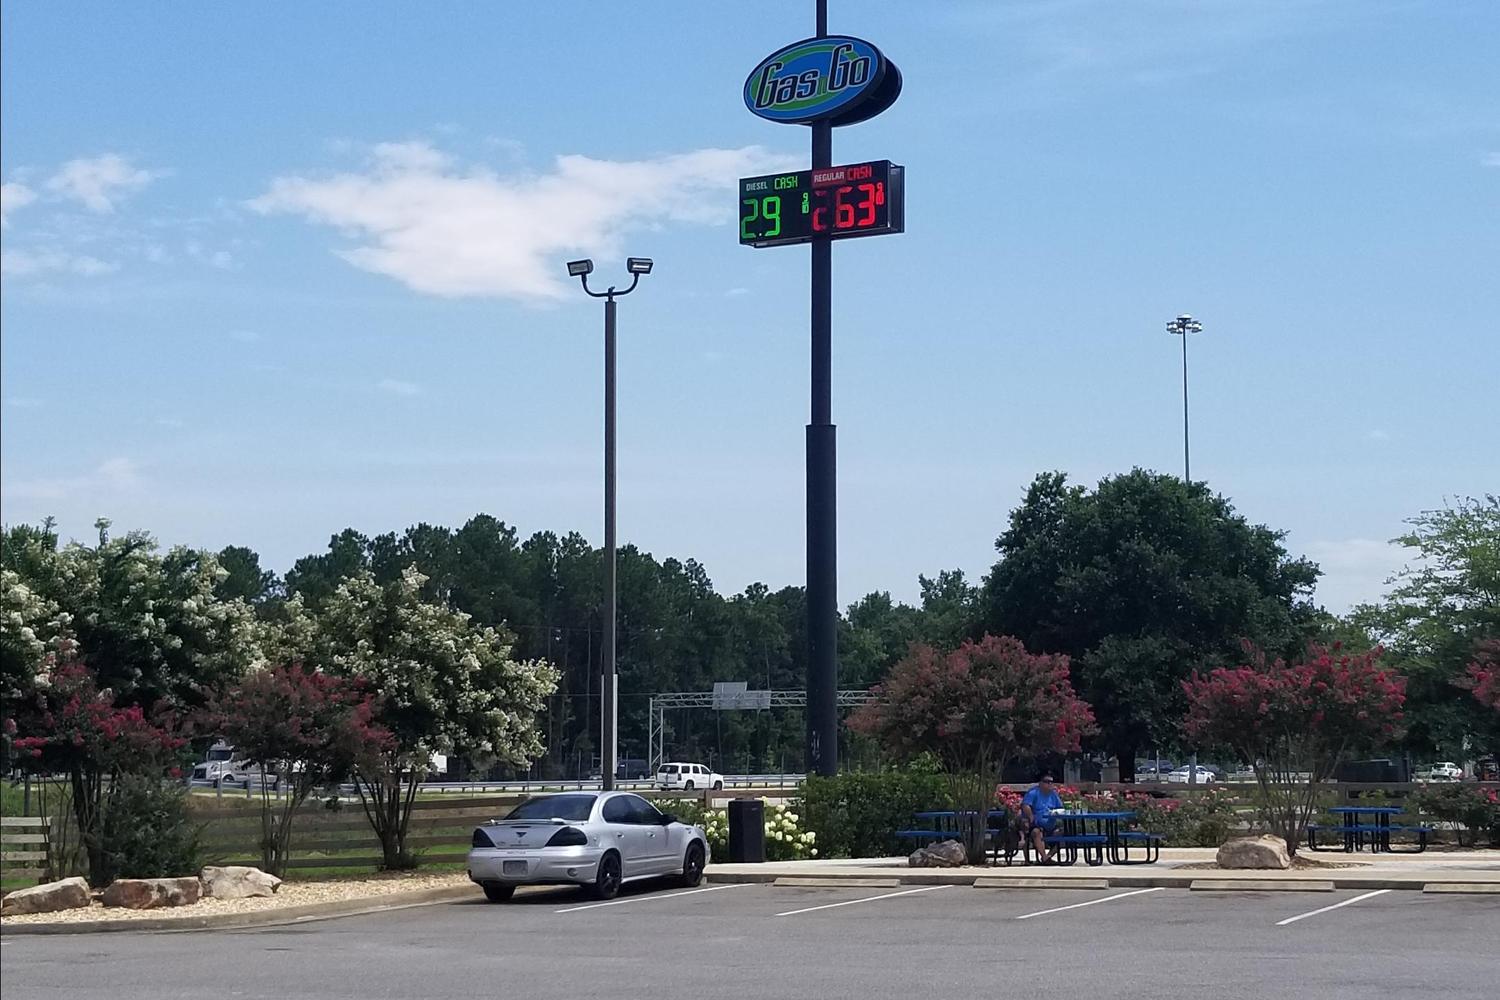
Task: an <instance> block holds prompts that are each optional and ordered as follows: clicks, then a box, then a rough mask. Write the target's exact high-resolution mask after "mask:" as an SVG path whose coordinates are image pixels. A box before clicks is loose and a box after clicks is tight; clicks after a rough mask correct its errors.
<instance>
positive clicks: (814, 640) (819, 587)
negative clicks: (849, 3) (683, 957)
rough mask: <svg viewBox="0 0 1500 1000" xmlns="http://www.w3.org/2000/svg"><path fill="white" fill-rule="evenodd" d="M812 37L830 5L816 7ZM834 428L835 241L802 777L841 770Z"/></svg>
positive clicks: (820, 329) (821, 298) (818, 131)
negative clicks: (815, 19)
mask: <svg viewBox="0 0 1500 1000" xmlns="http://www.w3.org/2000/svg"><path fill="white" fill-rule="evenodd" d="M817 27H818V32H817V37H819V38H825V37H827V35H828V0H817ZM831 166H833V125H831V124H830V123H829V120H828V119H826V118H825V119H823V120H821V121H817V122H814V123H813V125H812V169H813V170H820V169H823V168H825V167H831ZM835 434H836V428H835V427H834V424H833V241H832V240H828V239H820V240H813V241H812V419H811V421H810V422H809V423H808V425H807V773H808V774H821V775H832V774H837V773H838V769H839V720H838V708H837V704H836V702H837V694H836V692H837V691H838V645H837V644H838V537H837V528H838V518H837V504H838V480H837V471H836V465H835V463H836V461H837V451H836V449H835V440H836V439H835Z"/></svg>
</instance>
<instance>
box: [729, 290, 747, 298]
mask: <svg viewBox="0 0 1500 1000" xmlns="http://www.w3.org/2000/svg"><path fill="white" fill-rule="evenodd" d="M749 294H750V289H748V288H731V289H730V290H729V291H727V292H725V293H724V297H725V298H730V299H734V298H739V297H740V296H741V295H749Z"/></svg>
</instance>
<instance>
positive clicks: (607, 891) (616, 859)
mask: <svg viewBox="0 0 1500 1000" xmlns="http://www.w3.org/2000/svg"><path fill="white" fill-rule="evenodd" d="M620 878H621V873H620V856H619V855H618V854H616V853H615V852H614V851H610V852H609V853H608V854H606V855H605V856H604V857H602V858H600V859H599V871H598V873H597V874H595V875H594V884H593V885H592V886H590V887H589V895H591V896H593V897H594V898H595V899H614V898H615V897H616V896H618V895H619V894H620Z"/></svg>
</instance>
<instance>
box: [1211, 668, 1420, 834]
mask: <svg viewBox="0 0 1500 1000" xmlns="http://www.w3.org/2000/svg"><path fill="white" fill-rule="evenodd" d="M1246 651H1247V653H1249V654H1250V656H1251V662H1250V663H1249V664H1246V665H1242V666H1238V667H1218V668H1216V669H1214V670H1212V671H1211V672H1209V673H1208V675H1207V676H1201V675H1198V674H1195V675H1194V676H1193V677H1192V678H1191V679H1189V680H1188V681H1186V682H1185V683H1184V684H1183V689H1184V691H1185V693H1186V695H1187V702H1188V717H1187V731H1188V735H1189V736H1190V737H1191V738H1192V739H1195V740H1198V741H1200V742H1201V743H1202V744H1203V745H1206V746H1222V747H1228V748H1230V749H1232V750H1233V751H1234V752H1235V753H1236V754H1238V755H1239V757H1240V758H1241V759H1242V760H1248V761H1252V762H1253V764H1254V767H1255V777H1256V781H1257V783H1258V788H1257V795H1256V798H1257V806H1258V810H1259V813H1260V818H1261V821H1262V822H1263V823H1264V824H1265V825H1266V827H1267V829H1269V830H1270V832H1271V833H1273V834H1275V835H1276V836H1278V837H1281V838H1282V839H1283V840H1285V841H1286V846H1287V850H1288V851H1289V852H1290V853H1292V854H1294V855H1295V854H1296V853H1297V845H1298V843H1299V841H1300V840H1301V838H1302V833H1303V831H1304V830H1305V829H1306V828H1307V821H1308V819H1309V818H1310V817H1311V815H1312V813H1313V811H1314V810H1315V809H1316V808H1317V800H1318V791H1319V787H1320V786H1321V785H1322V783H1323V782H1324V781H1327V780H1328V779H1329V778H1331V777H1332V776H1333V774H1334V771H1335V770H1336V769H1337V768H1338V765H1339V763H1340V762H1341V761H1343V760H1344V759H1346V758H1347V757H1348V755H1349V754H1351V753H1353V752H1356V751H1360V750H1366V749H1369V748H1372V747H1375V746H1378V745H1381V744H1383V743H1389V742H1390V741H1391V740H1392V739H1394V738H1395V737H1396V735H1397V733H1398V731H1399V728H1400V725H1401V720H1402V704H1403V702H1404V701H1405V679H1404V678H1403V677H1402V676H1401V675H1400V674H1399V673H1397V672H1396V671H1394V670H1388V669H1386V668H1384V667H1382V666H1381V665H1380V662H1379V661H1380V655H1381V651H1380V650H1379V649H1378V648H1377V649H1372V650H1367V651H1365V652H1362V653H1354V654H1351V653H1348V652H1346V651H1345V650H1343V649H1342V648H1341V647H1333V648H1325V647H1321V646H1316V645H1314V646H1311V647H1309V649H1308V652H1307V653H1306V654H1305V655H1304V656H1303V658H1302V659H1300V660H1299V661H1298V662H1296V663H1292V664H1288V663H1286V662H1285V661H1284V660H1280V659H1277V660H1274V661H1268V659H1267V657H1266V655H1265V654H1264V653H1263V652H1262V651H1260V650H1258V649H1255V648H1254V647H1251V646H1249V645H1248V644H1247V646H1246Z"/></svg>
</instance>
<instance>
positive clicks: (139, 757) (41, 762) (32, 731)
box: [14, 658, 186, 886]
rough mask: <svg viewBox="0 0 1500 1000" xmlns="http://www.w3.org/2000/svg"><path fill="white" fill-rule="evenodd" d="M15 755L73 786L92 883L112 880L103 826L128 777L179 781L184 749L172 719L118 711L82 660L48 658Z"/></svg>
mask: <svg viewBox="0 0 1500 1000" xmlns="http://www.w3.org/2000/svg"><path fill="white" fill-rule="evenodd" d="M15 721H16V724H17V726H18V732H19V733H20V735H18V736H17V737H16V739H15V744H14V750H15V754H16V757H17V758H18V760H19V761H20V763H21V765H22V766H23V767H25V768H27V769H28V770H31V771H34V772H37V773H41V774H48V775H60V776H62V777H63V778H64V779H65V780H66V781H67V782H68V785H69V788H70V790H71V802H72V808H73V818H74V820H75V821H76V822H77V824H78V833H79V838H80V840H81V842H82V844H83V849H84V852H85V854H86V856H87V859H88V870H89V881H90V882H91V883H93V884H94V885H96V886H97V885H103V884H105V883H107V882H108V881H109V880H110V877H111V872H112V863H111V859H110V852H109V848H110V845H109V844H108V843H107V842H106V837H105V819H106V817H107V815H108V814H109V812H110V807H111V799H112V797H113V796H115V795H116V794H118V793H119V791H120V790H121V789H122V788H123V787H124V783H123V782H122V780H121V779H122V778H125V777H126V776H129V775H147V776H153V775H154V776H155V777H156V778H165V777H168V776H171V777H176V776H179V775H180V774H181V771H180V770H175V766H176V764H175V762H176V754H177V751H178V750H179V749H180V748H181V747H182V746H183V744H184V743H185V742H186V741H185V740H184V739H182V738H181V737H180V736H178V735H177V733H178V726H177V724H176V720H175V719H174V718H173V717H172V715H171V714H170V713H169V712H166V711H165V710H158V711H157V712H154V713H152V714H150V715H148V714H147V712H146V710H145V709H143V708H142V707H141V706H139V705H120V704H117V703H116V700H115V695H114V693H113V692H112V691H110V690H108V689H104V688H101V687H100V686H99V682H98V676H97V675H96V673H95V672H94V671H93V670H91V669H90V668H89V667H88V666H86V665H85V664H83V663H82V662H79V661H77V660H71V661H68V662H63V663H55V661H53V660H51V659H50V658H49V661H48V663H46V664H44V665H43V670H42V671H41V672H40V673H38V675H37V676H36V678H35V684H34V687H33V690H32V693H31V695H30V697H29V698H28V699H27V700H26V701H25V702H24V703H23V704H22V705H21V706H20V707H19V711H18V713H17V719H16V720H15Z"/></svg>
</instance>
